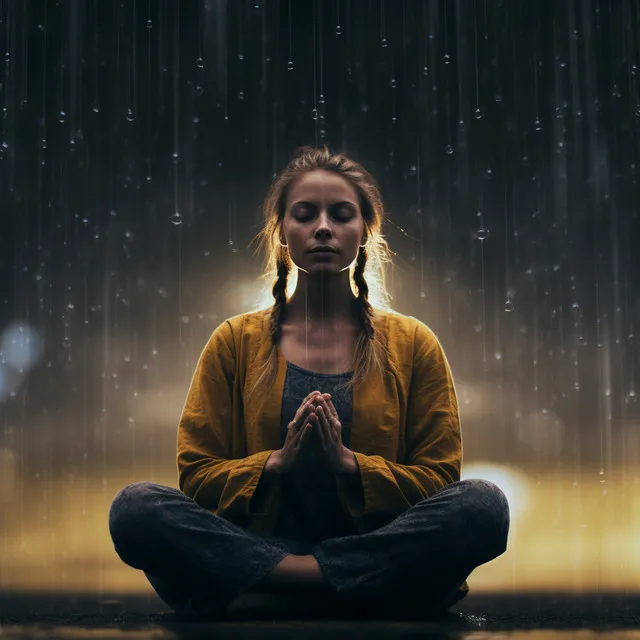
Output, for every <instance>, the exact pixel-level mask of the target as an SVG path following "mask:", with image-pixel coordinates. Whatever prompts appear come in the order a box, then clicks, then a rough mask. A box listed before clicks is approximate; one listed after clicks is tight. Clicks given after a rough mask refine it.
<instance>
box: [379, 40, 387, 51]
mask: <svg viewBox="0 0 640 640" xmlns="http://www.w3.org/2000/svg"><path fill="white" fill-rule="evenodd" d="M380 44H381V45H382V48H383V49H385V48H386V47H387V45H388V44H389V43H388V42H387V39H386V38H382V40H381V41H380Z"/></svg>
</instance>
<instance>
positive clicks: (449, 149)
mask: <svg viewBox="0 0 640 640" xmlns="http://www.w3.org/2000/svg"><path fill="white" fill-rule="evenodd" d="M444 151H445V153H446V154H447V155H448V156H450V155H452V154H453V147H452V146H451V145H450V144H448V145H447V146H446V147H445V148H444Z"/></svg>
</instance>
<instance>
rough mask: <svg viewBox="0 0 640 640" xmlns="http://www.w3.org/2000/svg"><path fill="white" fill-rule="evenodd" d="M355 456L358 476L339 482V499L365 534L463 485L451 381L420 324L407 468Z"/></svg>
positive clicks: (430, 337)
mask: <svg viewBox="0 0 640 640" xmlns="http://www.w3.org/2000/svg"><path fill="white" fill-rule="evenodd" d="M354 455H355V458H356V461H357V463H358V473H357V474H354V475H352V476H350V477H349V476H339V477H337V485H338V495H339V496H340V499H341V502H342V504H343V506H344V507H345V509H346V510H347V512H348V513H349V514H350V515H351V517H352V518H354V519H355V520H356V525H357V526H358V528H359V529H362V530H369V529H371V526H367V524H366V522H367V521H372V522H375V523H376V524H378V523H379V521H380V522H389V521H390V520H392V519H394V518H395V517H397V516H398V515H400V514H401V513H403V512H404V511H406V510H407V509H409V508H410V507H411V506H413V505H414V504H416V503H417V502H420V501H421V500H424V499H426V498H429V497H430V496H432V495H433V494H434V493H436V491H438V490H439V489H441V488H442V487H444V486H446V485H448V484H451V483H452V482H456V481H458V480H460V468H461V466H462V438H461V432H460V418H459V412H458V402H457V398H456V392H455V387H454V383H453V377H452V375H451V370H450V367H449V363H448V361H447V358H446V356H445V354H444V351H443V349H442V346H441V345H440V342H439V341H438V339H437V338H436V336H435V335H434V333H433V332H432V331H431V329H429V328H428V327H427V326H426V325H425V324H423V323H422V322H420V321H418V324H417V326H416V332H415V339H414V352H413V373H412V376H411V384H410V390H409V398H408V403H407V422H406V464H400V463H399V462H392V461H389V460H386V459H384V458H382V457H381V456H369V455H365V454H363V453H360V452H357V451H354ZM358 520H361V522H360V523H358V522H357V521H358Z"/></svg>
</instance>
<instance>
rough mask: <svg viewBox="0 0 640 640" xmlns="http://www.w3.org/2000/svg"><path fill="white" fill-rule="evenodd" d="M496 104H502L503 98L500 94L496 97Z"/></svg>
mask: <svg viewBox="0 0 640 640" xmlns="http://www.w3.org/2000/svg"><path fill="white" fill-rule="evenodd" d="M493 99H494V100H495V101H496V102H502V96H501V95H500V94H499V93H496V95H495V96H494V98H493Z"/></svg>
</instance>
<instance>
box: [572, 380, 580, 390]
mask: <svg viewBox="0 0 640 640" xmlns="http://www.w3.org/2000/svg"><path fill="white" fill-rule="evenodd" d="M573 388H574V389H575V390H576V391H580V383H579V382H578V381H577V380H576V382H574V383H573Z"/></svg>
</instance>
